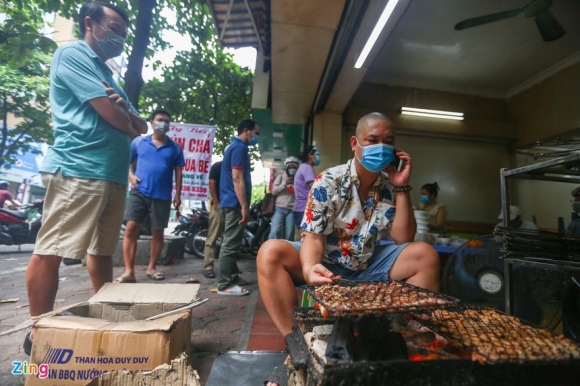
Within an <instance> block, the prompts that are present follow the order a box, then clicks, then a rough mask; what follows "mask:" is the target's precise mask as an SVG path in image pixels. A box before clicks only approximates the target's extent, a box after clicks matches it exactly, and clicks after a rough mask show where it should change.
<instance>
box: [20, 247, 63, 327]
mask: <svg viewBox="0 0 580 386" xmlns="http://www.w3.org/2000/svg"><path fill="white" fill-rule="evenodd" d="M61 261H62V257H60V256H55V255H32V257H31V258H30V261H29V262H28V267H27V268H26V290H27V291H28V306H29V310H30V316H38V315H42V314H44V313H46V312H49V311H52V310H53V308H54V300H55V299H56V292H57V291H58V270H59V268H60V263H61Z"/></svg>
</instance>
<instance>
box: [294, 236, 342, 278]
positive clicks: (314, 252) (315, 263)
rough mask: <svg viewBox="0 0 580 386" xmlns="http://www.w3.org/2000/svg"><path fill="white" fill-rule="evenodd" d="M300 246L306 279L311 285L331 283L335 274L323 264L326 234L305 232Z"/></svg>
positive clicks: (301, 261) (303, 273)
mask: <svg viewBox="0 0 580 386" xmlns="http://www.w3.org/2000/svg"><path fill="white" fill-rule="evenodd" d="M303 234H304V238H303V240H302V247H301V248H300V263H301V264H302V275H303V276H304V280H306V282H307V283H308V284H311V285H319V284H330V283H332V282H333V281H332V279H331V278H333V277H334V274H333V273H332V271H329V270H328V269H327V268H326V267H325V266H324V265H322V258H323V256H324V246H325V245H326V236H325V235H317V234H315V233H310V232H304V233H303Z"/></svg>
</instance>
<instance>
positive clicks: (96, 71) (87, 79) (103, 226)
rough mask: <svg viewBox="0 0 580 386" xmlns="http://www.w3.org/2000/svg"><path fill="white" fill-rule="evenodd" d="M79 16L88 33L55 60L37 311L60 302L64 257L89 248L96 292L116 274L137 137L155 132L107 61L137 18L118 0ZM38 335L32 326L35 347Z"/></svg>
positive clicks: (35, 265)
mask: <svg viewBox="0 0 580 386" xmlns="http://www.w3.org/2000/svg"><path fill="white" fill-rule="evenodd" d="M78 21H79V36H80V39H81V40H79V41H77V42H76V43H72V44H67V45H63V46H60V47H59V48H57V49H56V51H55V53H54V56H53V58H52V62H51V65H50V92H49V98H50V107H51V112H52V125H53V128H54V144H53V145H52V146H51V147H49V149H48V153H47V155H46V157H45V158H44V161H43V163H42V166H41V167H40V172H41V179H42V183H43V184H44V186H45V187H46V196H45V201H44V211H43V218H42V227H41V228H40V231H39V232H38V237H37V241H36V246H35V248H34V252H33V255H32V257H31V258H30V261H29V262H28V267H27V269H26V289H27V291H28V304H29V310H30V316H32V317H34V316H38V315H41V314H44V313H46V312H49V311H52V310H53V307H54V300H55V298H56V294H57V291H58V284H59V277H58V272H59V267H60V264H61V261H62V258H63V257H68V258H75V259H83V258H85V256H86V262H87V269H88V271H89V275H90V277H91V281H92V284H93V289H94V290H95V292H97V291H98V290H99V289H100V288H101V287H102V286H103V284H105V283H107V282H111V281H112V280H113V259H112V255H113V253H114V252H115V248H116V247H117V243H118V241H119V232H120V230H121V223H122V221H123V212H124V208H125V197H126V194H127V170H129V161H130V159H131V139H132V138H134V137H136V136H138V135H140V134H145V133H146V132H147V122H145V120H144V119H143V118H141V117H140V116H139V115H138V113H137V110H135V108H134V107H133V106H132V105H131V103H130V102H129V101H128V100H127V95H126V94H125V92H124V91H123V89H122V88H121V87H120V86H119V85H118V84H117V83H116V82H115V80H114V79H113V76H112V75H113V73H112V71H111V70H110V69H109V67H108V66H107V65H106V64H105V61H106V60H108V59H110V58H114V57H117V56H119V55H121V53H122V52H123V47H124V42H125V38H126V37H127V25H128V23H129V18H128V17H127V15H126V14H125V13H124V12H123V11H122V10H121V9H120V8H119V7H117V6H115V5H112V4H108V3H103V2H93V1H91V2H87V3H85V4H83V5H82V7H81V9H80V11H79V19H78ZM32 341H33V333H32V334H31V332H29V333H28V334H27V336H26V338H25V341H24V345H23V346H24V351H25V352H26V353H27V354H29V353H30V350H31V348H32Z"/></svg>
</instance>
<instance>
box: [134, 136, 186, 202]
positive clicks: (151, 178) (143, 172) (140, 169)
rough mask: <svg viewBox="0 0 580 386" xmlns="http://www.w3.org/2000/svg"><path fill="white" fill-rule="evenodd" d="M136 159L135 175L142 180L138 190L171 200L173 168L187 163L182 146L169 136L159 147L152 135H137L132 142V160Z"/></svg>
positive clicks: (148, 195) (150, 196)
mask: <svg viewBox="0 0 580 386" xmlns="http://www.w3.org/2000/svg"><path fill="white" fill-rule="evenodd" d="M135 160H137V164H136V167H135V175H136V176H137V177H139V179H140V180H141V181H140V182H139V183H138V184H137V190H139V191H140V192H141V193H143V195H144V196H146V197H149V198H154V199H157V200H167V201H171V191H172V188H173V168H175V167H183V165H185V159H184V157H183V150H181V147H180V146H179V145H178V144H177V143H175V142H174V141H172V140H171V139H169V138H167V142H165V143H164V144H163V145H161V146H159V147H157V146H155V143H153V139H152V137H151V136H150V135H148V136H146V137H137V138H135V139H134V140H133V142H132V143H131V162H133V161H135Z"/></svg>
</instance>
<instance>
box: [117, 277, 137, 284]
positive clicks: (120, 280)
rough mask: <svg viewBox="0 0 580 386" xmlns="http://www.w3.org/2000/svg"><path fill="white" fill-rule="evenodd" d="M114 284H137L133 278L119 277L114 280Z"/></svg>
mask: <svg viewBox="0 0 580 386" xmlns="http://www.w3.org/2000/svg"><path fill="white" fill-rule="evenodd" d="M115 283H137V280H135V278H130V277H128V276H124V275H121V276H119V277H118V278H116V279H115Z"/></svg>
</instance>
